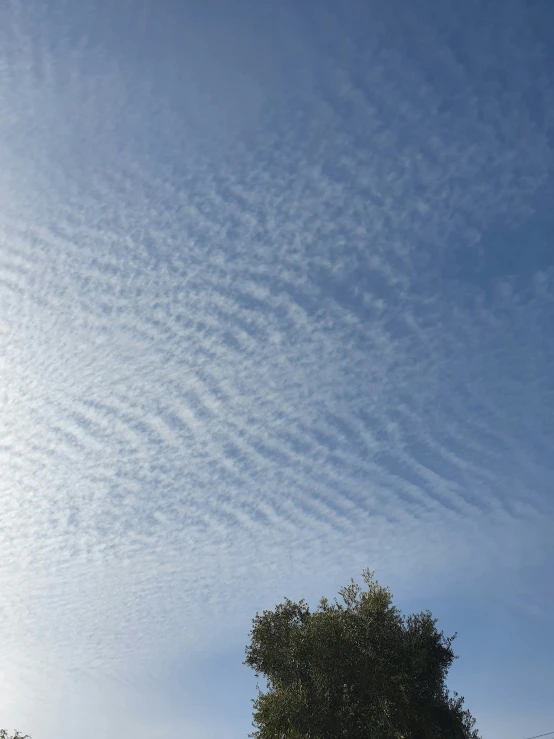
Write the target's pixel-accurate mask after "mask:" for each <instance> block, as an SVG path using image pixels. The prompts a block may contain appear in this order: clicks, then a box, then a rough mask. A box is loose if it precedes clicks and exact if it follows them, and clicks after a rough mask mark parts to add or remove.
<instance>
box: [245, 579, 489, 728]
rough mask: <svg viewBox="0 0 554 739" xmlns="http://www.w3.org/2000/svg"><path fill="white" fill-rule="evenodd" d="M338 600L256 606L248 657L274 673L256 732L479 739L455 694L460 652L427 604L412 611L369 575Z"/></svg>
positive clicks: (261, 670) (258, 704)
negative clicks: (449, 681)
mask: <svg viewBox="0 0 554 739" xmlns="http://www.w3.org/2000/svg"><path fill="white" fill-rule="evenodd" d="M363 576H364V581H365V584H366V589H365V590H364V591H362V589H361V588H360V586H358V585H357V584H355V583H354V581H351V583H350V584H349V585H347V586H346V587H344V588H342V589H341V590H340V591H339V593H340V595H341V596H342V600H343V603H339V602H338V600H337V599H335V602H334V603H333V604H332V605H331V604H330V603H329V601H328V600H327V599H326V598H322V599H321V601H320V603H319V605H318V608H317V610H316V611H314V612H310V609H309V607H308V606H307V604H306V603H305V601H303V600H301V601H300V602H299V603H293V602H292V601H290V600H288V599H285V601H284V603H282V604H280V605H278V606H277V607H276V608H275V610H274V611H264V613H263V614H262V615H259V614H256V617H255V618H254V620H253V628H252V631H251V634H250V636H251V642H250V645H249V646H248V647H247V648H246V660H245V662H244V664H247V665H249V666H250V667H252V668H253V669H254V671H255V673H256V675H257V676H259V675H260V674H263V675H264V676H265V677H266V680H267V685H268V689H267V692H266V693H265V694H264V693H262V692H261V691H259V694H258V698H257V699H256V701H255V702H254V709H255V710H254V725H255V726H256V729H257V730H256V732H255V733H254V734H251V736H253V737H256V738H257V739H285V737H288V738H290V739H306V738H309V739H337V738H338V737H348V739H358V738H359V739H362V738H363V739H367V737H370V736H375V737H379V739H408V738H410V739H447V738H448V739H457V737H459V738H460V739H477V737H478V734H477V732H476V731H475V730H474V729H473V726H474V723H475V722H474V720H473V718H472V717H471V715H470V714H469V712H468V711H464V710H463V708H462V705H463V699H462V698H459V697H458V696H457V694H454V697H450V696H449V694H448V691H447V689H446V686H445V680H446V676H447V673H448V670H449V668H450V666H451V665H452V662H453V661H454V659H456V657H455V655H454V653H453V651H452V642H453V640H454V638H455V637H449V638H447V637H445V636H444V634H443V633H442V632H439V631H438V630H437V628H436V619H433V618H432V615H431V613H429V612H424V613H420V614H415V615H411V616H408V617H407V618H406V617H404V616H403V615H402V614H401V613H400V612H399V611H398V609H397V608H396V607H395V606H393V605H392V596H391V594H390V591H389V590H388V589H387V588H384V587H382V586H381V585H380V584H379V583H378V582H377V581H376V580H375V579H374V577H373V573H372V572H370V571H369V570H365V571H364V573H363Z"/></svg>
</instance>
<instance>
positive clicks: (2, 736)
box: [0, 729, 31, 739]
mask: <svg viewBox="0 0 554 739" xmlns="http://www.w3.org/2000/svg"><path fill="white" fill-rule="evenodd" d="M0 739H31V737H30V736H29V735H28V734H25V735H23V734H22V733H21V732H19V731H17V730H16V732H15V734H8V732H7V731H6V729H0Z"/></svg>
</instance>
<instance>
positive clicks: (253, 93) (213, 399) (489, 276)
mask: <svg viewBox="0 0 554 739" xmlns="http://www.w3.org/2000/svg"><path fill="white" fill-rule="evenodd" d="M110 5H111V4H110ZM370 5H371V6H372V7H371V8H369V7H368V8H362V7H361V5H358V4H356V3H346V4H345V5H344V7H341V9H340V11H339V10H338V6H337V7H333V4H331V3H329V4H326V3H323V4H321V7H320V6H319V5H318V9H317V10H316V9H315V7H314V9H313V10H310V9H308V8H306V9H305V10H304V11H301V10H298V9H295V8H293V7H292V5H290V6H289V4H287V3H285V4H282V5H281V4H277V3H275V4H274V7H273V6H272V4H268V5H267V6H266V7H265V9H263V10H262V9H260V8H259V7H258V6H256V5H254V4H251V5H250V4H249V3H247V2H239V3H238V4H237V12H236V15H235V14H233V15H231V14H230V12H229V11H228V10H226V9H225V7H224V3H222V4H221V5H218V4H217V3H216V2H215V1H214V2H210V3H207V4H206V5H200V4H196V3H189V4H184V6H183V7H180V6H178V4H177V3H175V4H174V3H171V2H166V3H163V2H162V3H160V4H154V3H150V2H145V3H142V4H141V5H140V8H138V6H135V4H132V3H130V2H129V3H128V2H123V1H122V2H120V3H117V4H116V6H117V7H116V8H113V7H108V3H104V2H98V3H97V4H94V7H93V6H92V4H91V7H89V8H88V9H85V8H78V7H77V5H76V4H74V5H72V4H71V3H67V4H66V3H63V2H61V1H60V2H52V3H51V4H50V3H49V4H48V8H46V7H45V6H43V4H41V3H38V2H29V3H18V2H12V3H11V4H6V5H5V6H4V7H3V8H2V10H1V11H0V20H1V23H0V28H1V30H0V48H1V49H2V51H1V52H0V102H1V106H2V107H1V111H0V155H1V159H2V168H1V174H0V194H1V202H2V209H1V215H0V310H1V323H0V350H1V365H0V372H1V393H2V396H1V397H2V414H1V417H0V424H1V426H0V429H1V434H0V443H1V447H0V456H1V461H2V479H1V482H0V490H1V496H2V497H1V506H2V508H1V519H0V544H1V549H2V560H1V565H0V581H1V585H2V628H1V630H0V645H1V648H2V654H3V657H4V666H3V670H4V672H3V675H2V678H1V679H2V691H3V695H4V696H5V697H6V696H7V707H6V714H7V716H8V719H9V721H11V723H16V724H17V725H21V726H22V727H23V725H24V722H25V721H28V723H29V725H30V726H29V730H31V728H32V729H33V731H36V735H37V736H39V733H38V730H39V728H40V730H41V731H42V732H43V733H42V734H41V736H47V737H48V736H54V735H56V736H58V734H57V733H56V732H57V731H59V730H60V727H63V728H62V730H63V731H65V733H63V734H62V736H71V735H74V734H72V733H71V732H74V731H78V732H79V735H80V736H83V737H88V736H92V735H93V732H96V733H95V736H99V735H100V736H104V735H106V736H107V735H108V729H109V728H111V729H112V730H113V727H117V728H118V729H119V730H120V731H122V732H123V733H125V734H126V735H129V736H130V735H131V734H132V735H133V736H137V737H140V736H142V735H143V734H141V733H140V732H141V731H143V732H146V733H144V736H146V735H147V732H150V733H149V734H148V735H149V736H150V735H152V732H154V734H155V735H156V736H160V737H165V736H167V737H175V736H180V735H183V733H184V734H186V735H191V736H192V735H194V736H199V737H200V736H206V737H207V736H212V735H213V736H223V735H229V734H228V733H227V734H226V732H225V730H224V729H223V728H222V727H221V726H212V727H210V725H209V724H207V723H206V724H202V725H194V726H193V725H192V724H190V723H189V724H183V723H182V722H181V719H177V718H176V719H175V721H174V722H173V723H171V724H168V725H167V726H166V725H165V724H164V720H163V719H161V718H159V716H158V718H152V717H150V718H149V719H148V721H146V719H142V718H141V719H140V720H139V719H137V718H133V717H129V715H128V712H127V713H126V712H125V711H124V710H123V709H122V707H121V706H122V704H124V701H125V699H124V696H127V697H128V696H129V695H131V694H134V692H133V691H135V692H137V691H138V688H137V685H136V684H135V685H134V683H137V684H138V683H139V682H140V680H139V679H138V678H136V675H137V674H144V675H148V674H149V673H151V672H152V673H153V672H154V671H155V670H156V669H157V666H159V665H160V664H163V663H164V660H167V659H170V658H171V657H172V655H175V654H177V653H183V652H184V653H186V652H187V650H188V651H189V652H192V651H194V650H196V651H198V650H200V651H213V652H217V650H218V649H221V648H223V647H224V646H225V645H226V644H227V643H228V642H229V640H233V639H234V640H235V642H236V641H241V640H242V641H244V637H245V634H244V629H245V627H246V626H247V625H248V620H249V618H250V617H251V616H252V615H253V610H255V609H256V608H259V607H260V606H261V605H262V604H263V605H268V604H272V603H273V602H274V601H275V593H276V591H277V592H278V593H279V594H280V593H281V592H282V591H283V590H284V589H285V588H287V589H289V593H293V594H294V593H298V594H299V595H304V594H306V590H307V591H308V592H307V594H308V595H321V594H323V590H324V589H325V588H327V587H328V586H329V584H330V583H335V582H337V581H338V580H341V579H342V580H343V579H344V573H346V576H347V577H350V575H351V574H355V573H356V572H358V571H359V570H360V568H361V567H364V566H366V565H368V564H370V565H371V566H375V567H377V568H378V569H380V570H381V571H385V572H387V573H389V574H390V577H391V578H392V579H393V581H395V582H402V583H404V584H405V585H406V587H412V586H413V587H414V589H415V588H417V587H419V586H422V583H424V584H425V587H427V588H428V589H429V591H432V590H433V589H437V590H440V589H441V587H446V584H445V583H449V584H450V585H456V584H459V585H460V587H462V586H463V584H464V583H467V582H470V581H472V580H473V581H477V587H480V588H483V589H484V590H485V589H490V588H494V587H496V588H497V589H498V590H499V591H502V590H503V588H504V587H505V586H506V583H507V582H508V580H509V579H510V580H511V588H512V590H511V594H512V595H513V597H514V598H515V599H516V600H517V599H518V592H520V591H518V587H521V588H522V590H521V593H523V590H524V586H523V583H520V585H518V578H517V575H516V576H515V579H514V575H513V573H514V572H517V571H518V568H519V565H520V563H521V561H522V559H524V560H525V562H527V563H535V564H537V565H541V563H542V564H544V563H545V562H548V561H552V545H551V543H550V540H551V534H550V532H551V529H552V523H553V503H552V499H551V496H550V495H549V486H550V485H551V482H549V480H550V481H551V475H552V471H553V470H552V455H551V449H552V441H553V438H554V434H553V426H552V418H554V403H553V401H552V390H553V387H552V372H551V368H552V366H553V361H554V356H553V354H554V352H553V349H552V347H553V342H552V329H551V326H550V321H551V318H552V307H553V299H554V285H553V277H554V271H553V266H552V256H551V254H549V252H548V250H544V249H543V250H541V246H540V245H541V243H542V242H541V234H544V233H545V232H546V230H547V229H548V228H549V226H552V221H550V222H549V221H548V216H547V215H545V213H546V212H547V208H546V207H545V205H544V204H545V202H546V201H547V200H548V197H549V196H552V194H553V185H552V164H553V153H554V152H553V145H552V142H553V138H552V134H553V122H554V121H553V115H554V99H553V90H552V69H553V67H552V59H551V58H550V57H549V56H548V54H549V50H548V48H547V46H546V43H545V39H544V38H541V35H540V34H541V31H540V26H539V22H538V21H539V20H540V18H538V16H537V17H535V16H533V15H532V12H531V10H529V9H528V8H526V6H525V5H524V4H523V3H520V2H505V3H502V5H500V4H499V3H490V4H489V5H488V6H487V8H488V9H483V8H482V7H480V5H479V4H478V3H471V2H470V3H466V4H464V9H463V11H462V8H461V7H459V6H458V5H457V4H455V3H438V2H437V3H436V2H430V3H428V4H427V6H426V11H425V12H419V11H418V12H417V13H416V11H415V9H412V8H411V6H410V4H409V3H397V4H396V5H397V6H398V7H396V8H393V9H392V10H384V9H383V7H380V6H379V4H377V3H375V4H370ZM393 5H394V4H393ZM207 6H209V10H208V9H207ZM470 6H471V7H470ZM399 9H401V11H402V12H396V11H398V10H399ZM472 12H473V13H474V15H473V16H472ZM533 219H534V220H533ZM530 221H532V222H533V223H535V224H536V229H537V232H536V234H535V237H534V241H533V242H532V243H530V244H525V243H524V242H525V238H526V236H525V234H526V231H525V228H526V224H528V223H529V222H530ZM541 229H542V230H541ZM523 249H526V254H527V257H526V258H523V257H522V256H521V250H523ZM491 254H495V255H496V256H495V258H491V256H490V255H491ZM549 558H550V559H549ZM453 573H455V574H453ZM430 582H431V584H429V583H430ZM341 584H342V583H341ZM549 587H550V590H548V588H549ZM525 600H526V603H527V606H529V607H531V608H534V609H536V611H537V612H539V613H540V612H542V611H543V610H545V609H547V608H549V607H550V606H551V604H552V590H551V585H550V586H549V585H548V584H547V583H544V588H543V590H542V592H541V594H540V595H539V596H537V595H535V596H533V597H532V598H531V602H529V594H528V593H526V595H525ZM131 675H135V678H132V677H131ZM145 679H146V678H145ZM147 682H148V681H147ZM91 686H95V687H91ZM145 690H146V689H145ZM138 692H140V691H138ZM83 696H86V698H85V697H83ZM129 700H130V699H129ZM98 706H102V707H103V716H102V719H100V718H99V717H98V715H97V711H98ZM245 709H246V710H247V709H248V707H247V706H246V707H245ZM152 713H153V714H155V713H156V712H155V709H154V708H153V709H152ZM160 713H161V709H160ZM83 716H87V718H86V720H85V721H84V724H85V726H84V727H83V718H82V717H83ZM72 722H73V723H72ZM148 722H150V723H148ZM31 725H32V726H31ZM35 727H37V728H35ZM547 728H548V727H547ZM87 731H88V732H89V733H87ZM49 732H50V733H49ZM102 732H103V733H102ZM129 732H130V733H129ZM202 732H204V733H202ZM210 732H211V733H210Z"/></svg>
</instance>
